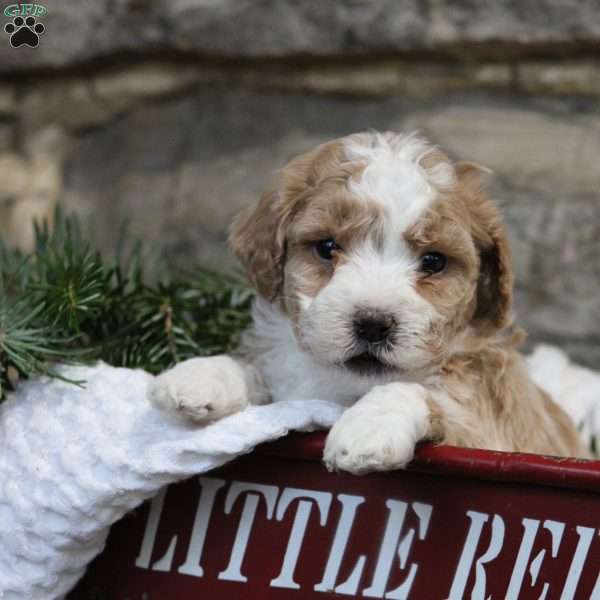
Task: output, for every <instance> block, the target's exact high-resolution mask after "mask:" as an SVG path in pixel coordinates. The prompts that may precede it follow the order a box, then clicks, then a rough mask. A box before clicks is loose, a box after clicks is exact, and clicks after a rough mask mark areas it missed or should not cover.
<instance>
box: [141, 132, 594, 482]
mask: <svg viewBox="0 0 600 600" xmlns="http://www.w3.org/2000/svg"><path fill="white" fill-rule="evenodd" d="M484 170H485V169H483V168H482V167H480V166H478V165H476V164H473V163H466V162H458V163H454V164H453V163H452V162H451V161H450V160H449V159H448V157H447V156H446V155H445V154H443V153H442V152H441V151H440V150H439V149H437V148H436V147H435V146H432V145H431V144H429V143H428V142H427V141H426V140H424V139H423V138H421V137H418V136H417V135H414V134H413V135H402V134H396V133H391V132H387V133H383V134H380V133H361V134H357V135H351V136H349V137H346V138H342V139H339V140H334V141H332V142H329V143H326V144H323V145H321V146H318V147H317V148H316V149H315V150H313V151H312V152H309V153H308V154H304V155H302V156H300V157H298V158H295V159H294V160H292V161H291V162H290V163H289V164H288V165H287V166H286V167H284V169H283V170H282V171H281V172H280V173H279V176H278V178H277V181H276V183H275V185H274V187H273V189H272V190H271V191H268V192H266V193H265V194H263V196H262V198H261V199H260V201H259V202H258V204H257V205H256V206H253V207H250V208H249V209H247V210H245V211H244V212H242V214H241V215H239V217H238V218H237V219H236V220H235V222H234V223H233V226H232V228H231V236H230V241H231V247H232V249H233V251H234V253H235V254H236V255H237V256H238V258H239V259H240V261H241V262H242V264H243V265H244V267H245V268H246V270H247V272H248V275H249V277H250V280H251V281H252V283H253V284H254V286H255V287H256V290H257V292H258V297H257V300H256V303H255V307H254V326H253V327H252V328H251V330H250V331H248V332H247V333H246V335H245V336H244V339H243V343H242V346H241V348H240V350H239V353H238V354H237V355H236V356H235V357H228V356H217V357H212V358H198V359H192V360H190V361H187V362H185V363H182V364H180V365H178V366H176V367H175V368H173V369H171V370H170V371H168V372H166V373H165V374H163V375H161V376H160V377H158V378H157V379H156V382H155V383H154V385H153V387H152V389H151V397H152V399H153V400H154V401H155V402H156V403H157V404H159V405H161V406H166V407H169V408H173V409H175V410H177V411H180V412H182V413H184V414H186V415H187V416H189V417H190V418H192V419H195V420H197V421H210V420H214V419H217V418H220V417H222V416H224V415H227V414H230V413H232V412H235V411H238V410H241V409H243V408H244V407H245V406H247V405H249V404H260V403H265V402H269V401H278V400H290V399H308V398H320V399H323V400H330V401H333V402H337V403H340V404H343V405H346V406H348V407H349V408H348V410H346V411H345V412H344V414H343V416H342V417H341V418H340V419H339V421H338V422H337V423H336V424H335V425H334V427H333V428H332V430H331V432H330V433H329V437H328V439H327V444H326V448H325V462H326V464H327V466H328V467H329V468H330V469H343V470H346V471H349V472H352V473H364V472H367V471H372V470H386V469H394V468H398V467H403V466H404V465H406V464H407V463H408V462H409V461H410V460H411V458H412V456H413V452H414V448H415V445H416V443H417V442H419V441H420V440H434V441H436V442H439V443H442V444H452V445H458V446H467V447H478V448H489V449H494V450H507V451H521V452H537V453H543V454H553V455H583V454H584V451H583V449H582V448H581V447H580V445H579V441H578V436H577V432H576V431H575V429H574V427H573V425H572V423H571V422H570V420H569V418H568V417H567V416H566V415H565V414H564V413H563V412H562V411H561V409H560V408H559V407H558V406H557V405H556V404H554V403H553V402H552V400H551V399H550V398H549V397H548V396H547V395H546V394H545V393H544V392H543V391H542V390H540V389H539V388H538V387H536V385H535V384H534V383H533V382H532V381H531V379H530V378H529V376H528V374H527V372H526V369H525V367H524V365H523V361H522V359H521V357H520V355H519V354H518V353H517V351H516V349H515V347H516V345H517V344H518V342H519V341H520V337H521V336H520V335H519V332H518V331H517V330H515V329H514V328H513V326H512V320H511V313H510V308H511V295H512V287H513V273H512V270H511V260H510V254H509V249H508V246H507V243H506V237H505V233H504V230H503V227H502V224H501V221H500V218H499V215H498V212H497V210H496V208H495V207H494V205H493V204H492V203H491V202H490V200H489V199H488V198H487V197H486V195H485V194H484V192H483V191H482V186H481V173H482V171H484Z"/></svg>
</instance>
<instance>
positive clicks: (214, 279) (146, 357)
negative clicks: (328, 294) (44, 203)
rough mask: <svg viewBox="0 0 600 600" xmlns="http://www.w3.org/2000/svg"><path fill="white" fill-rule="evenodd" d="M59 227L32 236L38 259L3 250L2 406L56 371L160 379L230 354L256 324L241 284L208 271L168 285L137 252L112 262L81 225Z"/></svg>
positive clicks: (137, 248)
mask: <svg viewBox="0 0 600 600" xmlns="http://www.w3.org/2000/svg"><path fill="white" fill-rule="evenodd" d="M54 223H55V225H54V228H53V230H50V228H49V227H48V225H47V224H42V225H36V226H35V250H34V252H32V253H31V255H27V256H26V255H23V254H22V253H20V252H17V251H12V250H10V249H8V248H6V247H4V246H3V245H2V244H1V243H0V399H3V398H4V397H5V393H6V390H8V389H12V388H14V385H15V381H16V380H17V379H19V378H24V377H30V376H32V375H39V374H45V375H49V376H54V377H56V376H57V373H56V372H55V371H54V370H53V368H52V365H53V364H55V363H64V362H67V363H73V362H82V361H88V362H90V361H95V360H104V361H106V362H108V363H109V364H112V365H115V366H124V367H138V368H143V369H146V370H148V371H150V372H153V373H157V372H159V371H162V370H163V369H165V368H168V367H169V366H172V365H173V364H175V363H176V362H179V361H181V360H185V359H186V358H190V357H193V356H205V355H210V354H215V353H220V352H227V351H229V350H231V349H232V348H233V347H234V346H235V344H236V343H237V339H238V336H239V333H240V332H241V330H243V329H244V328H245V327H246V326H247V325H248V324H249V322H250V316H249V310H250V305H251V302H252V298H253V293H252V291H251V290H250V289H249V288H248V286H247V285H246V284H245V283H244V282H243V281H242V280H241V279H239V278H237V277H234V276H228V275H224V274H217V273H214V272H211V271H208V270H203V269H197V270H195V271H193V272H191V273H187V274H186V273H176V274H174V275H169V274H168V270H167V269H166V268H165V265H164V263H162V261H160V260H156V256H153V257H152V260H146V259H147V258H148V257H149V255H150V254H151V252H150V251H149V250H148V249H147V248H145V247H144V245H143V244H141V243H139V242H138V243H136V244H134V246H133V248H132V250H131V252H129V254H128V256H126V257H125V255H126V252H125V251H124V248H125V244H120V245H119V246H120V247H119V252H118V255H117V258H111V259H107V258H105V257H103V256H102V255H101V254H100V253H99V252H98V250H97V249H96V248H95V247H94V246H93V245H92V244H91V243H90V242H89V241H88V236H86V235H85V234H84V233H83V232H82V227H81V224H80V223H79V221H78V220H77V219H76V218H74V217H65V216H64V215H63V214H62V213H61V212H60V211H57V213H56V215H55V219H54ZM121 238H122V240H125V239H126V238H127V234H126V228H123V231H122V235H121ZM155 254H156V253H155ZM144 264H153V265H157V266H156V267H155V268H154V269H153V270H152V271H151V272H149V271H148V270H147V269H145V268H144V267H143V265H144Z"/></svg>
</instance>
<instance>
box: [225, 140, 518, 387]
mask: <svg viewBox="0 0 600 600" xmlns="http://www.w3.org/2000/svg"><path fill="white" fill-rule="evenodd" d="M231 241H232V246H233V249H234V251H235V252H236V253H237V255H238V256H239V257H240V258H241V260H242V262H243V263H244V264H245V266H246V268H247V269H248V272H249V274H250V277H251V278H252V280H253V281H254V283H255V285H256V286H257V289H258V291H259V293H260V294H261V295H263V296H265V297H266V298H267V299H269V300H271V301H273V302H279V303H280V305H281V306H282V307H283V309H284V310H285V311H286V313H287V314H288V316H289V318H290V319H291V321H292V324H293V326H294V331H295V334H296V337H297V339H298V342H299V344H300V346H301V347H302V348H304V349H305V350H306V351H308V352H310V353H311V354H312V355H313V357H314V358H315V360H316V361H317V362H318V363H319V364H321V365H331V366H336V367H340V368H343V369H348V370H349V371H352V372H354V373H358V374H360V375H364V376H382V375H383V376H385V375H388V374H389V375H393V376H398V375H409V376H410V375H413V376H415V375H423V374H428V373H432V372H434V371H435V370H436V369H438V368H439V367H440V366H441V364H443V362H444V360H445V359H446V358H447V356H448V354H449V352H451V350H452V348H454V347H456V345H457V344H456V343H454V342H455V341H457V340H458V337H457V336H459V335H462V336H464V335H465V334H467V335H468V332H473V334H474V332H479V333H488V332H489V331H490V330H491V331H493V330H495V329H497V328H500V327H502V326H504V324H505V321H506V319H507V311H508V309H509V305H510V290H511V284H512V276H511V273H510V269H509V266H508V265H509V259H508V256H507V250H506V245H505V241H504V235H503V232H502V229H501V227H500V224H499V222H498V218H497V214H496V212H495V210H494V209H493V207H492V205H491V204H490V203H489V201H488V200H487V199H486V198H485V197H484V196H483V195H482V193H481V191H480V185H479V179H478V172H477V167H475V166H474V165H469V164H467V165H465V164H458V165H452V164H451V163H450V162H449V160H448V159H447V158H446V157H445V155H443V154H442V153H441V152H439V151H438V150H436V149H434V148H432V147H431V146H429V145H428V144H427V143H426V142H425V141H424V140H422V139H420V138H417V137H415V136H402V135H395V134H391V133H388V134H383V135H380V134H359V135H355V136H350V137H348V138H344V139H342V140H338V141H335V142H331V143H329V144H325V145H323V146H320V147H318V148H317V149H316V150H315V151H313V152H312V153H309V154H307V155H304V156H302V157H299V158H297V159H295V160H293V161H292V162H291V163H290V164H289V165H288V166H287V167H286V168H285V169H284V170H283V172H282V174H281V178H280V181H279V183H278V186H277V189H276V190H275V192H271V193H268V194H266V195H265V196H263V198H262V200H261V202H260V203H259V205H258V207H256V208H252V209H250V211H248V212H246V213H245V214H243V215H241V217H240V218H239V219H238V220H237V221H236V222H235V223H234V225H233V228H232V236H231Z"/></svg>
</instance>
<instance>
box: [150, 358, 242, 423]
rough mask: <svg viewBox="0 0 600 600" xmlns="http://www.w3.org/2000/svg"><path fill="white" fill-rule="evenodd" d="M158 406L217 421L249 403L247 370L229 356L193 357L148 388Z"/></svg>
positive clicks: (196, 419)
mask: <svg viewBox="0 0 600 600" xmlns="http://www.w3.org/2000/svg"><path fill="white" fill-rule="evenodd" d="M148 396H149V398H150V400H151V401H152V402H153V403H154V404H155V405H157V406H159V407H161V408H165V409H167V410H172V411H175V412H178V413H180V414H182V415H183V416H185V417H187V418H188V419H191V420H193V421H199V422H208V421H215V420H217V419H220V418H221V417H224V416H226V415H230V414H232V413H235V412H237V411H239V410H242V409H243V408H244V407H245V406H246V405H247V404H248V392H247V387H246V382H245V379H244V373H243V370H242V368H241V367H240V365H238V364H237V363H236V362H235V361H234V360H233V359H231V358H230V357H229V356H211V357H209V358H192V359H190V360H186V361H184V362H182V363H179V364H178V365H176V366H175V367H173V368H172V369H169V370H168V371H165V372H164V373H162V374H161V375H159V376H158V377H157V378H156V379H155V380H154V381H153V382H152V383H151V384H150V387H149V389H148Z"/></svg>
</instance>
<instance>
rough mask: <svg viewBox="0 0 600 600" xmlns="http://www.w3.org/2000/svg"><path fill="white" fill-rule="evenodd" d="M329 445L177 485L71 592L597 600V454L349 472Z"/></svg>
mask: <svg viewBox="0 0 600 600" xmlns="http://www.w3.org/2000/svg"><path fill="white" fill-rule="evenodd" d="M323 442H324V434H321V433H317V434H294V435H290V436H288V437H287V438H286V439H284V440H280V441H279V442H276V443H273V444H267V445H264V446H262V447H260V448H258V449H257V450H255V452H253V453H252V454H250V455H248V456H245V457H242V458H239V459H237V460H236V461H235V462H233V463H232V464H230V465H227V466H226V467H224V468H221V469H219V470H218V471H214V472H211V473H209V474H208V475H206V476H201V477H199V478H193V479H191V480H188V481H186V482H184V483H181V484H177V485H173V486H170V487H169V488H167V490H165V491H163V492H162V493H161V494H160V495H159V496H158V497H157V498H155V499H154V501H153V502H152V503H151V504H147V505H145V506H144V507H143V508H140V509H139V510H137V511H136V512H135V514H133V515H131V516H128V517H126V518H125V519H123V520H122V521H121V522H120V523H118V524H117V525H115V526H114V527H113V530H112V532H111V535H110V537H109V540H108V544H107V547H106V549H105V551H104V552H103V554H102V555H101V556H99V557H98V558H97V559H96V561H95V562H94V563H93V564H92V566H91V567H90V569H89V571H88V574H87V575H86V577H85V579H84V580H83V581H82V582H81V584H80V585H79V586H78V587H77V589H76V590H75V591H74V592H72V593H71V594H70V596H69V598H70V600H84V599H85V600H88V599H92V598H94V599H96V600H167V599H169V600H171V599H182V600H187V599H190V600H192V599H194V600H198V599H202V598H207V599H210V600H219V599H225V598H227V599H231V598H240V599H242V600H246V599H247V600H259V599H260V600H270V599H273V600H275V599H277V600H280V599H294V598H298V599H306V598H315V599H317V598H327V597H337V598H344V597H361V598H410V599H426V600H444V599H449V600H462V599H463V598H465V599H466V598H473V599H478V598H481V599H486V600H487V599H488V598H492V599H493V600H500V599H502V600H505V599H506V600H517V599H518V600H528V599H532V600H533V599H535V600H538V599H543V598H545V599H546V600H553V599H560V600H583V599H585V600H587V599H593V600H600V575H599V567H600V461H581V460H565V459H553V458H546V457H540V456H534V455H523V454H521V455H520V454H508V453H501V452H489V451H483V450H465V449H461V448H449V447H433V446H423V447H422V448H420V449H419V450H418V452H417V457H416V459H415V461H414V462H413V464H412V465H411V468H410V469H409V470H407V471H396V472H392V473H376V474H370V475H366V476H363V477H354V476H351V475H348V474H345V473H329V472H327V471H326V470H325V468H324V467H323V466H322V465H321V463H320V460H321V454H322V449H323Z"/></svg>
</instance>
